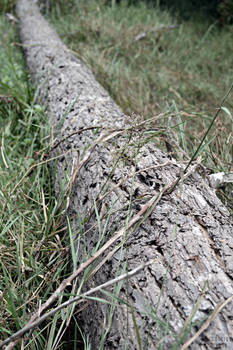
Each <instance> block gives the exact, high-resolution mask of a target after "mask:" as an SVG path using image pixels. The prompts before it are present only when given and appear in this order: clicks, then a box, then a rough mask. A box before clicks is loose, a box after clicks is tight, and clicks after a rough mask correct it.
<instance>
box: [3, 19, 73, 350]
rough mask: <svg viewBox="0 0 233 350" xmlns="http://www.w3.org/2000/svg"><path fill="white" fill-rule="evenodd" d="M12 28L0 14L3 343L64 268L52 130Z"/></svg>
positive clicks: (56, 281)
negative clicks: (50, 158) (48, 153)
mask: <svg viewBox="0 0 233 350" xmlns="http://www.w3.org/2000/svg"><path fill="white" fill-rule="evenodd" d="M16 29H17V28H16V26H15V25H14V24H12V23H10V22H9V21H8V20H7V18H6V16H5V15H4V14H1V15H0V32H1V37H0V45H1V51H0V59H1V66H0V77H1V78H0V143H1V154H0V276H1V277H0V293H1V295H0V299H1V301H0V340H3V339H4V338H6V337H7V336H9V335H10V334H11V333H12V332H14V331H17V330H18V329H20V328H21V327H22V326H23V325H24V324H25V321H26V319H25V317H28V316H27V315H28V314H30V313H31V312H32V311H33V310H35V309H36V308H37V307H38V305H39V304H38V303H39V302H42V303H43V302H44V301H45V300H46V299H47V298H48V295H49V293H50V292H51V290H52V289H53V288H55V287H56V285H57V283H58V282H59V281H60V274H63V275H64V273H65V267H66V264H67V261H68V256H67V254H66V250H65V246H63V241H62V240H61V241H60V239H59V237H58V236H56V233H57V231H58V230H59V229H60V228H61V227H60V225H61V223H60V217H61V215H60V214H59V213H58V212H57V209H56V207H57V204H56V201H55V198H54V194H53V186H52V184H51V174H50V172H49V169H48V163H49V162H48V160H46V161H45V159H44V155H45V153H46V151H47V150H48V146H49V143H48V136H49V132H50V131H49V123H48V120H47V116H46V114H45V113H44V111H43V108H42V107H41V106H40V105H39V104H38V102H36V92H35V91H34V90H33V89H32V87H31V86H30V82H29V79H28V75H27V70H26V67H25V62H24V59H23V56H22V52H21V49H20V48H19V46H17V45H16V43H17V42H18V41H19V39H18V37H17V35H16ZM55 272H56V273H55ZM44 327H45V328H46V327H50V322H48V323H47V325H45V326H44ZM37 333H38V334H39V332H37ZM35 334H36V333H35ZM46 341H47V340H46V339H44V334H43V333H41V334H40V335H38V337H37V339H36V340H35V341H34V344H33V345H31V347H30V349H36V348H37V345H36V344H37V343H39V342H41V343H42V344H44V345H43V346H44V347H43V346H42V347H41V349H42V348H46Z"/></svg>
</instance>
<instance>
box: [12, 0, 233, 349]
mask: <svg viewBox="0 0 233 350" xmlns="http://www.w3.org/2000/svg"><path fill="white" fill-rule="evenodd" d="M17 16H18V18H19V25H20V37H21V40H22V44H23V48H24V52H25V56H26V60H27V65H28V69H29V71H30V74H31V77H32V79H33V81H34V83H35V84H36V85H38V88H39V98H40V100H41V101H42V102H43V103H46V104H47V106H48V111H49V117H50V119H51V123H52V125H53V129H54V135H55V136H54V137H55V141H54V146H53V148H52V154H53V155H54V154H56V155H63V156H62V157H59V158H58V159H57V162H56V166H57V176H56V180H55V192H56V194H57V196H59V195H61V193H63V195H64V196H66V198H64V200H67V197H69V208H68V214H69V217H70V221H72V223H73V227H77V226H78V223H77V221H78V219H77V218H78V217H80V218H81V219H80V220H81V221H82V222H83V223H85V230H86V233H85V235H83V236H79V237H78V239H79V240H80V247H81V249H82V251H81V252H80V250H79V254H80V259H84V258H85V254H87V255H89V254H90V252H93V249H94V248H95V247H96V244H97V242H100V245H103V244H104V243H105V242H106V240H107V239H108V238H109V237H111V235H113V237H114V234H115V235H117V233H119V232H122V234H121V235H120V234H118V236H116V237H117V239H116V242H115V245H114V249H112V250H111V251H110V252H109V251H107V252H104V257H103V258H102V260H101V261H105V263H104V264H103V265H102V266H99V268H98V269H96V272H95V273H94V274H93V276H92V277H91V278H90V279H89V280H88V281H87V283H86V286H85V287H84V288H91V287H92V286H97V285H100V284H102V283H104V282H106V281H108V280H109V279H111V278H114V277H115V276H117V275H118V274H119V273H120V272H121V271H122V270H125V269H127V270H129V271H130V270H132V269H134V268H135V267H137V266H138V265H140V264H141V263H142V262H147V261H149V260H151V259H154V260H155V262H154V264H152V265H149V266H147V267H146V268H145V269H144V271H143V272H140V273H139V274H138V275H136V276H134V277H132V278H130V279H129V280H127V283H126V282H123V283H122V285H121V288H120V290H119V291H118V292H119V294H118V301H119V300H120V299H122V300H124V301H125V302H124V303H123V302H121V303H120V302H116V300H114V299H113V300H112V306H111V307H110V306H109V305H106V304H102V303H101V302H94V301H93V302H91V303H90V304H89V306H88V307H87V308H85V309H84V310H83V311H82V315H81V318H82V320H83V325H82V326H83V329H84V331H85V333H86V334H89V337H90V341H91V344H92V349H99V348H104V349H123V348H128V349H156V348H158V346H159V345H158V344H161V346H163V349H172V346H173V345H174V344H175V343H177V341H180V344H183V343H184V339H185V337H184V336H185V334H186V333H187V331H189V332H190V333H189V336H188V337H189V338H190V337H192V336H193V337H194V338H193V339H191V340H190V344H191V345H190V348H191V349H219V348H223V346H225V345H226V343H227V346H229V348H230V345H231V344H233V324H232V306H233V304H232V301H231V297H232V295H233V285H232V279H233V257H232V249H233V220H232V217H231V216H230V214H229V212H228V211H227V209H226V208H225V207H224V206H223V204H222V203H221V201H220V200H219V199H218V198H217V196H216V195H215V192H214V190H213V189H211V188H210V187H209V184H208V183H207V182H206V180H205V179H203V178H202V176H201V174H200V173H199V171H198V167H199V164H198V163H197V162H196V163H194V164H193V165H192V166H191V167H190V168H189V169H188V170H187V171H186V172H185V173H184V170H185V168H186V164H185V163H182V162H177V161H175V160H171V159H169V158H168V157H167V156H166V155H165V154H164V153H163V152H161V151H160V150H158V149H157V148H156V147H155V146H154V144H153V142H150V140H149V137H148V135H147V133H146V132H145V126H146V125H147V124H146V122H144V123H140V122H137V121H136V122H135V123H134V125H132V123H130V122H129V120H128V118H127V117H126V116H125V115H124V114H123V113H122V111H121V109H120V108H119V107H118V106H117V105H116V104H115V103H114V102H113V101H112V99H111V98H110V97H109V95H108V93H107V92H106V91H105V90H104V89H103V87H102V86H100V84H99V83H98V82H97V81H96V80H95V77H94V76H93V74H92V73H91V71H90V70H89V69H88V68H87V67H86V66H85V64H84V63H83V62H81V61H80V60H79V59H77V58H76V57H75V56H74V55H73V54H72V53H71V52H70V51H69V50H68V49H67V47H66V46H65V45H64V44H63V43H62V41H61V40H60V38H59V37H58V35H57V34H56V32H55V31H54V30H53V29H52V28H51V27H50V25H49V24H48V23H47V21H46V20H45V19H44V18H43V17H42V15H41V14H40V13H39V9H38V7H37V6H36V5H35V4H34V3H33V2H32V1H29V0H19V1H18V3H17ZM67 179H68V180H67ZM62 181H63V187H62V188H61V182H62ZM64 188H65V190H64ZM62 191H63V192H62ZM97 219H99V222H100V223H99V228H98V227H97V225H96V221H97ZM80 220H79V221H80ZM102 233H104V234H103V235H102V237H101V239H100V236H101V234H102ZM84 251H85V252H86V253H84ZM101 295H102V294H101ZM102 297H103V295H102ZM106 298H110V299H111V297H110V296H109V295H108V296H107V297H106ZM224 302H225V304H221V303H224ZM113 306H114V307H113ZM223 306H224V307H223ZM110 309H111V310H110ZM214 310H215V311H214ZM211 314H212V316H211ZM210 321H211V322H210ZM191 323H192V327H191ZM198 330H199V333H198ZM104 333H105V334H104ZM103 334H104V336H103ZM195 334H197V335H198V336H196V337H195ZM101 342H102V343H101ZM101 344H102V345H101ZM180 346H181V345H180ZM187 346H188V345H187ZM184 348H185V347H183V349H184Z"/></svg>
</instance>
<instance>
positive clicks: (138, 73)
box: [0, 0, 233, 349]
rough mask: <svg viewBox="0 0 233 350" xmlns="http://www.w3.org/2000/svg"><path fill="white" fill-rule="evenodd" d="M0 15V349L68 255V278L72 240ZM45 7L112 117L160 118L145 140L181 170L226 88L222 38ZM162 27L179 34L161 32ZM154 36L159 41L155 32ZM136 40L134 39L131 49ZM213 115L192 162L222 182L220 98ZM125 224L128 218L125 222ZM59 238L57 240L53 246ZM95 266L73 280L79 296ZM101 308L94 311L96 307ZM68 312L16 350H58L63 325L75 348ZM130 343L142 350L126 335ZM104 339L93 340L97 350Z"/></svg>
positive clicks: (39, 124) (83, 5)
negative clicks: (99, 88)
mask: <svg viewBox="0 0 233 350" xmlns="http://www.w3.org/2000/svg"><path fill="white" fill-rule="evenodd" d="M50 3H51V2H50ZM11 5H12V2H7V1H5V2H4V8H3V9H1V14H0V33H1V36H0V45H1V51H0V59H1V65H0V142H1V144H0V146H1V154H0V276H1V277H0V341H1V340H3V339H5V338H6V337H7V336H9V335H11V334H12V333H14V332H15V331H17V330H18V329H20V328H21V327H22V326H23V325H24V324H25V322H26V320H27V319H28V315H30V314H31V313H32V312H33V311H34V310H36V309H37V308H38V306H39V304H40V303H41V304H43V302H45V301H46V300H47V299H48V297H49V296H50V294H51V293H52V292H54V291H55V289H56V288H57V286H58V285H59V283H60V282H61V281H62V280H63V278H64V277H65V276H66V275H67V273H68V269H67V266H68V264H69V263H70V261H69V260H70V257H69V254H67V253H68V252H69V247H70V248H71V258H72V264H73V266H74V267H75V266H77V265H78V263H80V262H79V261H78V260H77V255H76V254H75V248H74V243H73V237H74V234H75V233H77V232H73V229H72V225H70V223H69V221H67V220H64V219H65V214H66V211H65V206H66V202H65V203H63V204H64V206H63V207H60V205H61V203H62V202H63V198H62V194H61V196H60V198H55V196H54V191H53V183H52V179H53V173H51V168H49V164H50V161H49V154H48V150H49V147H50V145H49V134H50V127H49V121H48V120H47V115H46V112H45V111H44V110H43V107H42V106H40V105H39V104H38V102H37V100H36V93H37V92H36V91H34V90H33V88H32V86H31V85H30V82H29V79H28V75H27V70H26V67H25V62H24V59H23V57H22V52H21V50H20V47H19V46H18V45H17V44H16V43H18V41H19V39H18V37H17V34H16V32H17V27H16V26H15V25H14V24H12V23H10V22H9V21H8V20H7V18H6V16H5V13H4V11H9V10H11ZM52 5H53V6H52V8H51V9H50V12H49V13H47V16H49V19H50V21H51V22H52V24H53V25H54V26H55V28H56V29H57V31H58V33H59V34H60V36H61V37H62V38H63V40H64V41H65V43H66V44H67V45H68V46H69V47H70V48H71V49H72V50H73V51H74V53H75V54H77V55H78V56H79V57H81V58H82V59H83V60H84V61H85V62H86V64H87V65H88V66H89V67H91V69H92V71H93V72H94V74H95V75H96V77H97V79H98V80H99V82H100V83H101V84H102V85H104V86H105V88H106V89H107V90H108V91H109V92H110V94H111V95H112V97H113V98H114V99H115V101H116V102H117V103H118V104H119V105H120V106H121V107H122V109H123V110H124V112H125V113H128V114H130V115H131V116H132V118H135V115H134V114H133V113H136V114H139V115H140V117H138V120H143V119H148V118H152V117H154V116H156V115H157V114H158V113H161V112H162V113H164V115H165V116H164V117H161V118H160V119H158V120H157V119H156V118H155V120H152V122H151V129H153V127H158V126H159V127H161V128H162V130H163V132H162V131H159V132H158V135H159V136H160V134H161V135H163V136H161V137H159V138H158V137H157V138H156V140H157V141H156V144H157V145H158V146H159V147H161V148H163V149H165V150H166V142H167V143H170V147H172V152H174V154H175V156H176V157H177V158H178V159H181V160H187V159H190V157H191V156H192V155H193V152H194V149H196V148H197V147H198V145H199V144H200V141H201V139H202V138H203V136H204V134H205V132H206V130H207V129H208V126H209V125H210V123H211V120H212V118H213V116H214V114H215V112H216V107H218V106H219V105H220V101H221V99H222V97H223V96H224V95H225V93H226V91H227V89H228V88H229V86H230V84H231V83H232V82H231V79H232V76H233V74H232V72H233V68H232V45H231V43H232V27H230V26H229V27H226V28H225V29H223V30H222V31H219V30H218V28H217V27H216V25H215V24H214V23H209V22H208V21H207V20H206V21H204V20H203V19H202V21H201V23H197V22H195V21H191V20H189V21H186V22H181V21H180V20H178V19H177V18H174V17H172V16H171V15H170V14H169V13H168V12H165V11H161V10H159V9H153V10H152V9H151V8H148V7H146V6H145V5H144V4H143V3H139V4H138V5H137V6H131V7H127V6H126V5H125V4H124V2H123V3H122V5H120V6H117V5H113V6H105V5H104V2H102V1H83V0H79V1H76V0H73V2H70V5H69V6H68V5H65V7H64V4H63V5H62V2H61V1H54V2H53V3H52ZM72 6H73V7H72ZM71 8H72V11H71ZM174 23H178V24H179V27H178V28H175V29H166V27H167V26H169V25H171V24H174ZM162 25H164V26H165V29H161V26H162ZM153 28H160V29H158V30H155V31H153V30H152V29H153ZM143 32H146V33H147V35H146V37H145V38H144V39H142V40H139V41H135V37H136V36H137V35H138V34H140V33H143ZM126 87H127V89H126ZM224 108H225V109H224V110H223V111H221V112H220V114H219V116H218V118H217V120H216V123H215V124H214V127H213V128H212V129H211V131H210V133H209V134H208V135H207V138H206V140H205V142H204V145H203V147H202V148H201V150H200V152H201V154H202V157H203V162H204V165H205V166H206V167H207V168H209V169H210V171H226V172H230V171H232V158H233V145H232V132H233V128H232V122H233V117H232V93H231V96H230V97H229V98H228V100H227V102H226V103H225V104H224ZM147 136H148V137H147V138H146V140H145V142H148V141H149V139H150V137H151V138H153V134H152V135H151V136H150V134H148V135H147ZM164 140H165V141H166V142H164ZM140 142H141V141H140ZM168 148H169V147H168ZM126 149H127V145H126ZM181 150H182V152H181ZM166 151H167V150H166ZM231 190H232V187H231V186H230V185H229V186H228V187H227V188H226V189H225V190H224V191H223V190H222V191H220V192H219V195H221V198H222V199H223V201H224V203H225V204H226V205H228V207H229V209H232V207H231V206H230V201H231V200H232V197H231V194H230V191H231ZM58 208H59V209H60V210H59V211H58ZM93 208H94V209H95V215H96V222H97V224H96V225H97V227H98V229H99V233H100V239H99V241H98V242H97V245H96V248H95V249H94V250H93V253H94V252H95V251H96V250H97V249H98V247H99V246H102V245H103V243H104V242H105V240H106V237H104V236H105V230H106V226H105V227H104V228H103V229H102V227H101V216H100V213H98V209H97V206H96V205H95V203H94V204H93ZM61 209H62V210H61ZM113 210H114V208H111V211H113ZM111 211H110V210H109V213H108V215H109V217H110V215H111ZM130 215H131V213H130V209H129V214H128V217H127V220H128V221H129V220H130ZM107 221H108V217H107ZM79 224H80V227H79V233H83V230H84V228H83V223H82V222H81V220H80V222H79ZM64 229H66V230H67V237H64V236H63V235H62V232H63V231H64ZM87 258H88V254H87ZM98 263H101V261H98ZM96 265H97V264H96ZM96 265H95V266H94V267H91V268H88V269H87V270H86V271H85V274H84V277H83V279H82V280H81V282H80V285H82V284H83V283H85V279H86V278H88V276H90V275H91V273H92V271H93V268H95V267H96ZM97 268H98V265H97ZM121 273H122V271H119V275H120V274H121ZM119 287H120V285H119V284H116V286H115V290H114V292H113V294H112V295H108V297H110V299H111V300H112V311H113V309H114V306H115V303H116V302H119V303H123V304H125V305H127V306H129V308H130V307H131V306H130V305H128V304H127V302H128V301H127V300H121V299H120V298H119V289H120V288H119ZM73 288H74V287H73ZM73 292H74V289H72V291H71V293H68V292H67V293H66V294H65V293H64V295H63V294H62V295H61V297H60V299H59V301H58V302H57V305H59V304H61V303H62V302H64V301H65V300H68V299H70V298H72V293H73ZM76 293H77V292H76ZM78 293H80V290H79V291H78ZM104 296H105V295H103V299H102V302H107V301H106V300H105V299H104ZM108 300H109V299H108ZM195 307H196V306H194V309H195ZM148 310H149V311H148V312H149V315H150V317H151V318H152V319H153V320H154V322H155V323H156V324H157V325H158V327H160V329H161V336H162V335H164V334H168V333H169V326H168V323H169V322H168V321H167V322H164V321H162V320H159V319H158V318H157V315H156V310H154V309H153V308H152V307H150V306H149V305H148ZM73 312H74V309H73V308H72V305H71V306H70V307H69V308H67V309H66V310H65V311H62V310H60V311H59V312H58V313H57V314H56V315H55V316H54V317H50V318H48V319H47V321H45V322H43V323H42V325H41V326H40V328H37V329H36V331H34V333H33V335H34V336H33V338H31V340H30V342H29V343H28V345H27V346H26V347H25V348H28V349H55V348H56V347H58V346H59V348H60V349H63V348H64V349H65V348H66V347H65V341H66V340H67V339H68V338H69V336H68V335H67V337H66V338H67V339H62V333H63V331H64V330H66V331H67V332H69V327H68V326H67V325H66V321H67V320H68V319H69V320H70V323H69V325H70V328H71V329H72V337H73V336H74V339H73V340H74V348H75V346H76V348H77V346H79V344H80V331H81V330H80V326H79V324H78V323H77V319H76V318H74V317H73ZM131 315H132V317H133V315H134V312H133V311H132V312H131ZM130 317H131V316H130ZM135 322H136V321H135ZM109 327H110V325H109ZM189 327H190V325H188V324H185V327H184V329H183V333H182V332H181V333H182V334H181V335H180V338H179V336H178V335H174V337H175V336H177V342H174V349H175V348H177V347H178V343H179V341H180V340H181V338H182V339H183V337H184V334H185V335H186V332H187V329H189ZM135 333H136V336H137V339H138V344H139V347H140V346H141V347H142V346H143V345H142V344H140V341H141V340H140V336H139V333H138V329H137V324H136V323H135ZM81 334H82V331H81ZM104 336H105V334H104V333H103V341H104ZM81 337H82V336H81ZM83 342H84V348H85V349H90V344H89V341H88V339H87V337H86V336H85V335H83ZM63 343H64V344H63ZM68 346H71V345H70V344H69V345H68ZM18 348H20V345H19V347H18Z"/></svg>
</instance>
